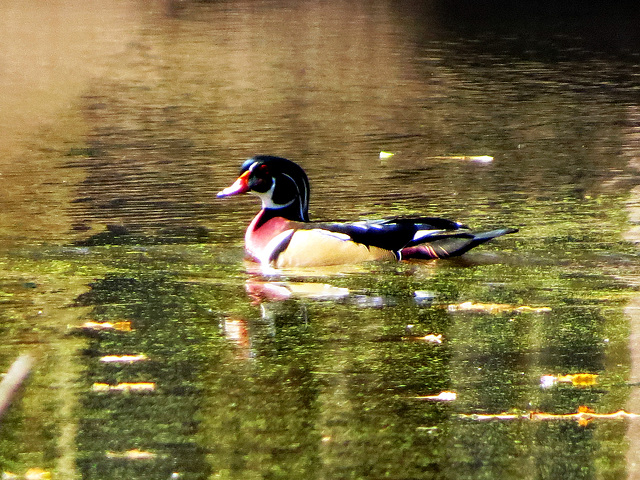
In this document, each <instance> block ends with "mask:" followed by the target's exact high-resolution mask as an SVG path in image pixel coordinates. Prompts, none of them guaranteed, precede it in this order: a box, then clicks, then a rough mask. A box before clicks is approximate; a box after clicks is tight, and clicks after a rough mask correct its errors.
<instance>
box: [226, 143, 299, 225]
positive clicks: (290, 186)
mask: <svg viewBox="0 0 640 480" xmlns="http://www.w3.org/2000/svg"><path fill="white" fill-rule="evenodd" d="M241 193H252V194H254V195H257V196H258V197H260V199H261V200H262V209H263V210H267V211H269V212H270V213H272V214H273V215H277V216H279V217H284V218H286V219H289V220H298V221H303V222H308V221H309V213H308V210H309V180H308V178H307V175H306V173H304V170H302V168H301V167H300V166H299V165H297V164H295V163H293V162H292V161H291V160H287V159H286V158H281V157H272V156H268V155H258V156H255V157H252V158H250V159H248V160H247V161H245V162H244V163H243V164H242V168H241V169H240V176H239V177H238V179H237V180H236V181H235V182H234V183H233V184H232V185H230V186H229V187H227V188H225V189H224V190H222V191H220V192H218V198H220V197H229V196H232V195H239V194H241Z"/></svg>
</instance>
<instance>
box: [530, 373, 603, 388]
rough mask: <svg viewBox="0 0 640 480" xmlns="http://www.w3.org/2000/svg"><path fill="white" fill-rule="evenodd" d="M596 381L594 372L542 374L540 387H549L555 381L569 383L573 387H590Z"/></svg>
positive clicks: (596, 376) (555, 382)
mask: <svg viewBox="0 0 640 480" xmlns="http://www.w3.org/2000/svg"><path fill="white" fill-rule="evenodd" d="M597 382H598V375H596V374H594V373H574V374H571V375H557V376H554V375H543V376H542V377H540V387H541V388H551V387H553V386H554V385H555V384H557V383H571V384H572V385H573V386H575V387H590V386H592V385H595V384H596V383H597Z"/></svg>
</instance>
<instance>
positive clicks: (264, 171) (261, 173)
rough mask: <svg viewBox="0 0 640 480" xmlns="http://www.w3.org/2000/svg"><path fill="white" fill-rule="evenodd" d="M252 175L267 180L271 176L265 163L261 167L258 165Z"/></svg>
mask: <svg viewBox="0 0 640 480" xmlns="http://www.w3.org/2000/svg"><path fill="white" fill-rule="evenodd" d="M252 173H253V174H254V175H255V176H257V177H260V178H267V177H269V176H271V175H270V174H269V167H267V166H266V165H265V164H264V163H263V164H261V165H258V166H257V167H256V168H254V169H253V172H252Z"/></svg>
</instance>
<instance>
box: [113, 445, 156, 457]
mask: <svg viewBox="0 0 640 480" xmlns="http://www.w3.org/2000/svg"><path fill="white" fill-rule="evenodd" d="M106 456H107V458H125V459H127V460H148V459H150V458H156V457H157V454H155V453H153V452H145V451H144V450H138V449H137V448H134V449H133V450H127V451H126V452H107V453H106Z"/></svg>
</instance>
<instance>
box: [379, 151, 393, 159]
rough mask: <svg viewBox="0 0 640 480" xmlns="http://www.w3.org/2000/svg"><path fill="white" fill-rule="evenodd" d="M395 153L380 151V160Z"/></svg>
mask: <svg viewBox="0 0 640 480" xmlns="http://www.w3.org/2000/svg"><path fill="white" fill-rule="evenodd" d="M394 155H395V153H392V152H384V151H382V152H380V160H386V159H387V158H391V157H393V156H394Z"/></svg>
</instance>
